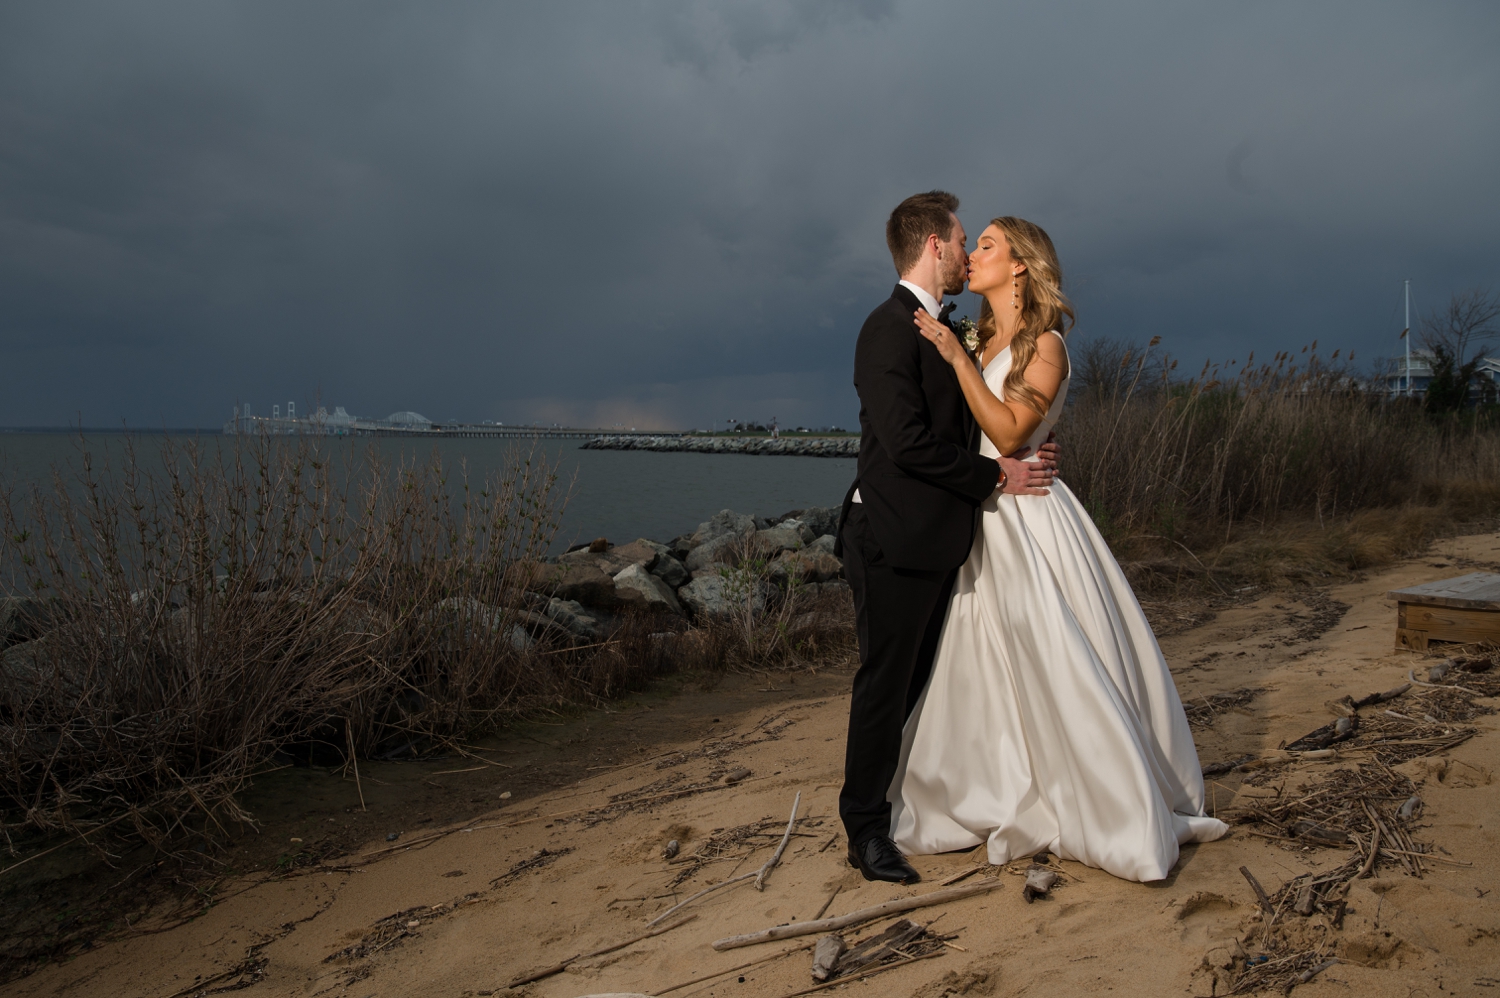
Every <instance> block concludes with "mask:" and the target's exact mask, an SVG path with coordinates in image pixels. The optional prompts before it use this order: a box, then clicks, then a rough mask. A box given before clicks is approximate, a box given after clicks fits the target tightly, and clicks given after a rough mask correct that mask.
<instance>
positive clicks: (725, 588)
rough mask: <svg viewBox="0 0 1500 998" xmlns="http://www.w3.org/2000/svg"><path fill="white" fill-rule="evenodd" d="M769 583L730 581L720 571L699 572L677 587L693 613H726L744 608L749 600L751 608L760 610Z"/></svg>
mask: <svg viewBox="0 0 1500 998" xmlns="http://www.w3.org/2000/svg"><path fill="white" fill-rule="evenodd" d="M768 588H769V587H767V586H766V585H765V584H764V583H761V582H754V583H752V584H751V586H750V587H749V588H747V587H746V586H745V585H744V584H743V583H731V582H730V580H728V579H726V578H725V577H724V576H722V575H719V574H712V575H700V576H698V577H696V578H694V579H693V581H692V582H689V583H688V584H687V585H685V586H683V587H682V588H681V589H679V590H678V591H677V595H678V597H679V598H680V599H681V600H682V602H683V604H684V605H685V606H686V607H687V608H688V609H689V610H690V611H692V614H693V616H694V617H697V618H700V619H701V618H704V617H727V616H729V615H730V614H732V613H739V612H743V611H744V609H745V604H746V601H747V600H748V601H749V603H750V605H751V609H752V610H753V611H754V612H755V613H760V612H761V611H763V610H765V608H766V595H767V589H768Z"/></svg>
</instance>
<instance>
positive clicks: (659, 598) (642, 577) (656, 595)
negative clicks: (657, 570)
mask: <svg viewBox="0 0 1500 998" xmlns="http://www.w3.org/2000/svg"><path fill="white" fill-rule="evenodd" d="M624 590H634V591H635V592H638V593H640V594H641V595H642V596H644V597H645V599H646V605H647V606H649V607H652V608H654V609H661V610H667V611H669V612H671V613H675V614H677V615H678V616H679V617H680V616H682V615H683V614H682V604H681V603H679V602H677V597H676V595H674V594H673V592H672V590H671V589H669V588H668V587H667V584H666V583H665V582H663V581H662V580H661V579H658V578H657V577H656V576H654V575H652V574H651V573H650V572H648V571H646V570H645V569H644V568H642V567H641V566H640V565H628V566H626V567H625V568H624V569H622V570H621V571H620V574H619V575H616V576H615V591H616V592H617V593H619V592H622V591H624Z"/></svg>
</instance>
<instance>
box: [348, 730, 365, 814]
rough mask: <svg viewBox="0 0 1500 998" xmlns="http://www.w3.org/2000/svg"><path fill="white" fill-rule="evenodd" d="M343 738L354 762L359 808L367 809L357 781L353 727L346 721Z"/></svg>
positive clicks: (355, 786)
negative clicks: (347, 744)
mask: <svg viewBox="0 0 1500 998" xmlns="http://www.w3.org/2000/svg"><path fill="white" fill-rule="evenodd" d="M344 740H345V741H347V742H348V743H349V761H350V762H352V763H354V789H355V790H358V791H359V809H360V810H361V811H368V810H369V808H367V807H365V788H364V787H363V786H361V785H360V782H359V760H358V759H357V758H355V756H354V728H353V727H352V726H350V724H349V723H348V722H347V721H346V722H344Z"/></svg>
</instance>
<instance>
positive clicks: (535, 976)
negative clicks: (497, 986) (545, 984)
mask: <svg viewBox="0 0 1500 998" xmlns="http://www.w3.org/2000/svg"><path fill="white" fill-rule="evenodd" d="M697 917H698V916H697V915H689V916H688V917H687V918H684V919H681V920H679V921H676V922H673V923H672V924H671V925H663V926H662V927H661V928H659V929H647V930H646V931H645V932H641V933H637V934H636V935H633V936H631V937H630V938H629V939H626V940H625V941H624V942H619V943H614V944H612V945H609V946H605V947H603V948H601V949H596V950H594V951H593V952H591V953H579V954H578V955H577V956H570V957H568V958H567V959H566V960H563V961H561V962H559V963H554V964H553V965H552V966H550V967H543V968H542V969H541V970H538V971H536V972H535V973H531V974H524V975H522V976H521V977H517V978H516V979H515V980H513V981H511V982H510V983H509V984H507V985H506V987H507V988H519V987H520V986H521V985H523V984H530V983H531V982H532V981H540V980H541V979H542V978H544V977H551V976H552V975H553V974H561V973H562V972H563V971H564V970H567V969H568V965H569V964H571V963H577V962H578V961H579V960H588V959H591V958H592V957H596V956H603V955H604V954H606V953H613V952H614V951H615V950H617V949H624V948H625V947H626V946H629V945H631V944H633V943H638V942H640V941H641V940H642V939H650V938H651V937H652V936H659V935H661V934H662V933H663V932H671V931H672V930H673V929H675V928H677V927H678V926H680V925H686V924H687V923H689V922H691V921H692V920H693V919H695V918H697Z"/></svg>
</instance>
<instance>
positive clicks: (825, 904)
mask: <svg viewBox="0 0 1500 998" xmlns="http://www.w3.org/2000/svg"><path fill="white" fill-rule="evenodd" d="M843 889H844V885H843V884H838V885H836V886H835V887H834V888H833V893H832V894H830V895H828V900H827V901H824V902H823V907H821V908H819V909H818V913H817V914H816V915H814V916H813V921H817V920H818V919H820V918H822V917H823V914H824V913H825V912H826V911H828V907H829V905H831V904H833V899H834V898H836V897H838V896H839V891H841V890H843Z"/></svg>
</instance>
